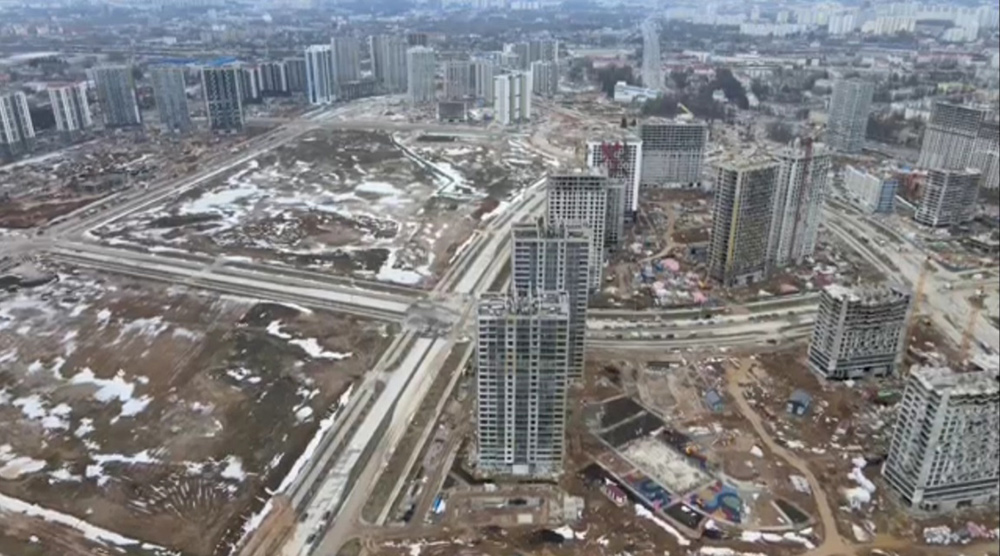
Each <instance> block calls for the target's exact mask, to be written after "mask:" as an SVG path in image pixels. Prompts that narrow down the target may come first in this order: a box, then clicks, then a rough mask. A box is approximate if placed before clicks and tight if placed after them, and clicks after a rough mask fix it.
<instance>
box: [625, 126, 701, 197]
mask: <svg viewBox="0 0 1000 556" xmlns="http://www.w3.org/2000/svg"><path fill="white" fill-rule="evenodd" d="M639 139H640V140H641V141H642V174H641V180H642V185H643V186H649V187H695V186H698V185H700V184H701V172H702V165H703V164H704V161H705V148H706V146H707V144H708V127H707V126H706V125H705V123H704V122H698V121H695V120H689V119H674V120H668V119H664V118H650V119H648V120H646V121H644V122H643V123H642V125H640V126H639Z"/></svg>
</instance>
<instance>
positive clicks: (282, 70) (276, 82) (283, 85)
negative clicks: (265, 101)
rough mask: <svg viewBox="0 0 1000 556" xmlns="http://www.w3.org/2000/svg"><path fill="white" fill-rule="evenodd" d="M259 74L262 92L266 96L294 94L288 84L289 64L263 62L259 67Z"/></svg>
mask: <svg viewBox="0 0 1000 556" xmlns="http://www.w3.org/2000/svg"><path fill="white" fill-rule="evenodd" d="M257 74H258V76H259V77H258V81H259V82H260V90H261V93H262V94H263V95H264V96H275V95H287V94H289V93H291V92H292V89H291V87H289V84H288V63H287V62H284V61H270V62H261V63H260V64H258V65H257Z"/></svg>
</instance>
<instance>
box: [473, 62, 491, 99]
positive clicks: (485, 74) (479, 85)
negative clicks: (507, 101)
mask: <svg viewBox="0 0 1000 556" xmlns="http://www.w3.org/2000/svg"><path fill="white" fill-rule="evenodd" d="M470 71H472V87H473V92H472V94H473V96H475V97H476V98H477V99H482V100H483V102H484V103H485V104H487V105H492V104H493V99H494V90H493V87H494V84H493V78H494V77H496V65H495V64H494V63H493V62H491V61H489V60H473V61H472V67H471V70H470Z"/></svg>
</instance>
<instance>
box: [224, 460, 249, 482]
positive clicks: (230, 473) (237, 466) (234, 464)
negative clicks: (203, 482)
mask: <svg viewBox="0 0 1000 556" xmlns="http://www.w3.org/2000/svg"><path fill="white" fill-rule="evenodd" d="M225 462H226V467H224V468H223V469H222V473H221V475H222V478H223V479H231V480H234V481H243V480H245V479H246V478H247V474H246V472H245V471H243V460H241V459H240V458H238V457H236V456H226V459H225Z"/></svg>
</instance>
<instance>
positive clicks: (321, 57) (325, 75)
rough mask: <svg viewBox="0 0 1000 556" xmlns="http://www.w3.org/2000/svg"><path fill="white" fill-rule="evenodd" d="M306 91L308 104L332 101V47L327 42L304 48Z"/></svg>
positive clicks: (333, 91)
mask: <svg viewBox="0 0 1000 556" xmlns="http://www.w3.org/2000/svg"><path fill="white" fill-rule="evenodd" d="M306 93H307V95H308V96H309V103H310V104H314V105H320V104H330V103H332V102H333V99H334V94H335V89H334V83H333V47H331V46H330V45H328V44H314V45H312V46H310V47H308V48H306Z"/></svg>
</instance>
